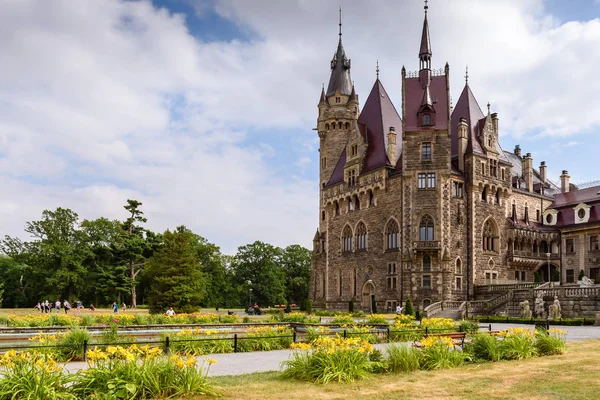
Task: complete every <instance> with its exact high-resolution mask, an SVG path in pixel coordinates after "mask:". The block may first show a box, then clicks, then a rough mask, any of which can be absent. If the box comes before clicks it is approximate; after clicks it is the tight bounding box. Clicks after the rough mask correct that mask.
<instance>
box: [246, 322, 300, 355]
mask: <svg viewBox="0 0 600 400" xmlns="http://www.w3.org/2000/svg"><path fill="white" fill-rule="evenodd" d="M292 336H293V331H292V330H291V329H290V328H288V327H287V326H283V325H281V326H255V327H251V328H248V331H247V334H246V336H244V337H241V338H238V349H239V351H270V350H281V349H287V348H289V347H290V345H291V344H292V340H293V338H292Z"/></svg>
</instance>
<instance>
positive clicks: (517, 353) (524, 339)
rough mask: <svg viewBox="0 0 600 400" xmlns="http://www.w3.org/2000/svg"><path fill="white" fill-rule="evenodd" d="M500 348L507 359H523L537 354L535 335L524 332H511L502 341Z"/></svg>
mask: <svg viewBox="0 0 600 400" xmlns="http://www.w3.org/2000/svg"><path fill="white" fill-rule="evenodd" d="M500 349H501V351H502V356H503V358H504V359H506V360H523V359H525V358H531V357H533V356H535V355H536V354H537V353H536V349H535V343H534V340H533V337H532V336H530V335H524V334H509V336H506V337H505V338H504V340H502V341H501V342H500Z"/></svg>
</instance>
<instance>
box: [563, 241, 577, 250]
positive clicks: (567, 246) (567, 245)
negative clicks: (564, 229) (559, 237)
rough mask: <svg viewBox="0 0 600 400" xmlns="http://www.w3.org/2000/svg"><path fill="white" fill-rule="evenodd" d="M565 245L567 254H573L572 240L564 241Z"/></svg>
mask: <svg viewBox="0 0 600 400" xmlns="http://www.w3.org/2000/svg"><path fill="white" fill-rule="evenodd" d="M565 245H566V246H565V247H566V252H567V253H575V245H574V243H573V239H566V240H565Z"/></svg>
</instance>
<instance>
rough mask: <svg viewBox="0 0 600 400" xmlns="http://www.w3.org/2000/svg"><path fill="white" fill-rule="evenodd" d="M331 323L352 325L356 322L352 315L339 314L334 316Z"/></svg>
mask: <svg viewBox="0 0 600 400" xmlns="http://www.w3.org/2000/svg"><path fill="white" fill-rule="evenodd" d="M331 323H332V324H340V325H352V324H354V318H352V317H351V316H350V315H338V316H337V317H333V319H332V320H331Z"/></svg>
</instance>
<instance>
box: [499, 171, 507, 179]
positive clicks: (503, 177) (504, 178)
mask: <svg viewBox="0 0 600 400" xmlns="http://www.w3.org/2000/svg"><path fill="white" fill-rule="evenodd" d="M500 172H501V173H502V180H503V181H504V180H506V179H505V178H504V168H502V169H501V170H500Z"/></svg>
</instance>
